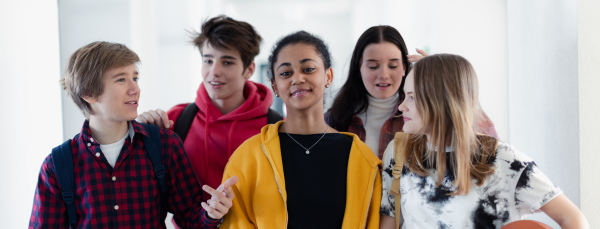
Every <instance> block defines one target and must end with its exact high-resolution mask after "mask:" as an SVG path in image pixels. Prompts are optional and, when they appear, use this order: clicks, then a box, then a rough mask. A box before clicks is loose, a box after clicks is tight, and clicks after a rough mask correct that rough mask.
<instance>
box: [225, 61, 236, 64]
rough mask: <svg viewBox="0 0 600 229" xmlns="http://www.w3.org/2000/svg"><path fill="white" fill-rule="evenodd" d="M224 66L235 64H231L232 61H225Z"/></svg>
mask: <svg viewBox="0 0 600 229" xmlns="http://www.w3.org/2000/svg"><path fill="white" fill-rule="evenodd" d="M223 64H224V65H233V64H234V63H233V62H231V61H225V62H223Z"/></svg>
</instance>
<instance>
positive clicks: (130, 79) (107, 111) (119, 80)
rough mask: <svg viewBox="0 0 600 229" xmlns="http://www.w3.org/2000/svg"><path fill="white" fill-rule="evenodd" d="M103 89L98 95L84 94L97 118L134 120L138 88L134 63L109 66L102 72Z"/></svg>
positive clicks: (121, 120) (138, 96)
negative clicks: (114, 66)
mask: <svg viewBox="0 0 600 229" xmlns="http://www.w3.org/2000/svg"><path fill="white" fill-rule="evenodd" d="M102 80H103V84H104V89H103V91H102V94H100V95H98V96H84V97H83V99H84V100H85V101H86V102H88V103H89V104H90V106H91V108H92V111H93V114H92V116H95V117H96V118H98V119H101V120H107V121H111V122H127V121H130V120H134V119H135V118H136V117H137V115H138V113H137V107H138V100H139V98H140V88H139V86H138V71H137V69H136V68H135V65H134V64H131V65H127V66H123V67H116V68H110V69H108V70H106V71H104V73H103V74H102Z"/></svg>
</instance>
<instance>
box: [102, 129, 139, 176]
mask: <svg viewBox="0 0 600 229" xmlns="http://www.w3.org/2000/svg"><path fill="white" fill-rule="evenodd" d="M134 134H135V131H134V130H133V125H131V122H129V129H128V131H127V134H125V136H123V138H121V140H119V141H117V142H115V143H110V144H105V145H102V144H101V145H100V151H102V153H103V154H104V157H105V158H106V160H107V161H108V163H109V164H110V166H112V167H113V168H114V167H115V164H116V163H117V159H119V154H121V148H123V144H125V139H127V137H130V138H131V140H132V141H133V135H134Z"/></svg>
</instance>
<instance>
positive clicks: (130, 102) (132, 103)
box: [125, 100, 138, 105]
mask: <svg viewBox="0 0 600 229" xmlns="http://www.w3.org/2000/svg"><path fill="white" fill-rule="evenodd" d="M125 104H131V105H137V104H138V102H137V100H134V101H127V102H125Z"/></svg>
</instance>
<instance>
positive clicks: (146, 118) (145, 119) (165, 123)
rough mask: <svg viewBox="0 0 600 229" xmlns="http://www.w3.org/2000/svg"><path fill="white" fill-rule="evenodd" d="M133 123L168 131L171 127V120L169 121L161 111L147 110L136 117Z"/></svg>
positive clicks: (165, 113)
mask: <svg viewBox="0 0 600 229" xmlns="http://www.w3.org/2000/svg"><path fill="white" fill-rule="evenodd" d="M135 121H137V122H139V123H147V124H152V125H156V126H158V128H162V129H170V128H171V127H172V126H173V120H169V116H167V112H165V111H163V110H161V109H156V110H149V111H146V112H144V113H141V114H140V115H138V117H137V118H136V119H135Z"/></svg>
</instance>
